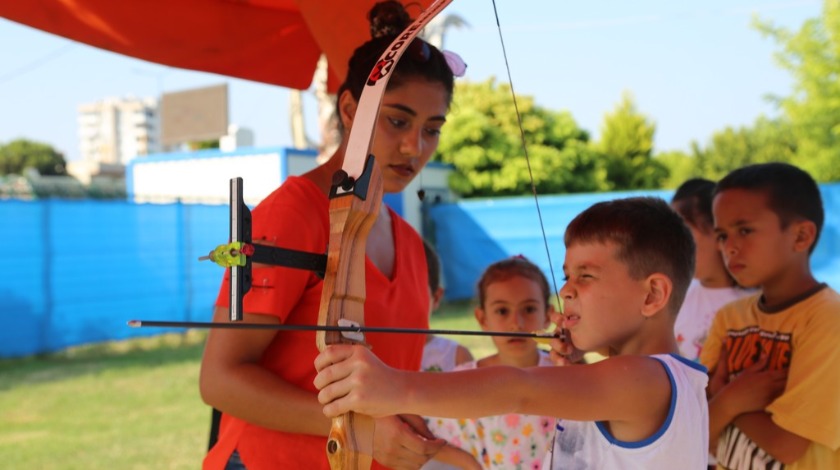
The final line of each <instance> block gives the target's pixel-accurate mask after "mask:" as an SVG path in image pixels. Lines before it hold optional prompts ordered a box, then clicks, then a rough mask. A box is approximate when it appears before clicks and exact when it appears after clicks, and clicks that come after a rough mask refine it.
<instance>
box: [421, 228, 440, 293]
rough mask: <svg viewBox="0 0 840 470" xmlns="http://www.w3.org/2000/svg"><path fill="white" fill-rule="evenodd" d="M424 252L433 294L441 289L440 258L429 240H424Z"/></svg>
mask: <svg viewBox="0 0 840 470" xmlns="http://www.w3.org/2000/svg"><path fill="white" fill-rule="evenodd" d="M423 250H424V251H425V252H426V269H428V276H429V289H430V290H431V291H432V292H435V291H436V290H438V287H440V257H439V256H438V254H437V252H436V251H435V249H434V248H432V245H431V243H429V241H428V240H423Z"/></svg>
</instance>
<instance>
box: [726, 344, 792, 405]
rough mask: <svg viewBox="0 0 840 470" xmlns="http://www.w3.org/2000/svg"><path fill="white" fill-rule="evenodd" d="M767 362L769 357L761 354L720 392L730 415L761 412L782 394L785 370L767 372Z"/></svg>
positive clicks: (785, 381) (785, 382) (785, 380)
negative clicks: (730, 412)
mask: <svg viewBox="0 0 840 470" xmlns="http://www.w3.org/2000/svg"><path fill="white" fill-rule="evenodd" d="M768 361H769V356H768V355H766V354H763V355H762V356H761V357H760V358H759V360H758V361H756V362H755V363H754V364H752V365H751V366H749V367H747V368H746V369H744V370H743V371H742V372H741V373H740V374H738V376H737V377H734V378H733V379H732V380H730V381H729V383H728V384H727V385H726V386H725V387H724V388H723V390H721V393H722V394H724V396H725V404H726V406H727V407H728V408H729V409H730V410H731V411H732V413H734V414H741V413H748V412H750V411H763V410H764V409H765V408H767V406H768V405H769V404H770V403H771V402H772V401H773V400H775V399H776V398H777V397H778V396H779V395H781V394H782V392H784V390H785V385H786V384H787V370H767V363H768Z"/></svg>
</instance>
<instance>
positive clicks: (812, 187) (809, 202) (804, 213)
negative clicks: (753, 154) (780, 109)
mask: <svg viewBox="0 0 840 470" xmlns="http://www.w3.org/2000/svg"><path fill="white" fill-rule="evenodd" d="M727 189H746V190H749V191H764V192H765V193H766V194H767V206H768V208H769V209H770V210H771V211H773V212H774V213H775V214H776V215H777V216H778V217H779V221H780V222H781V223H782V228H785V227H787V226H788V224H790V223H791V222H793V221H797V220H803V219H804V220H810V221H811V222H813V223H814V225H816V226H817V233H816V235H815V237H814V244H813V245H811V247H810V248H809V249H808V253H813V251H814V248H816V246H817V242H818V241H819V239H820V232H821V231H822V227H823V221H824V219H825V213H824V212H823V204H822V197H821V196H820V188H819V187H818V186H817V182H816V181H814V179H813V178H811V175H809V174H808V173H806V172H805V171H803V170H801V169H799V168H797V167H795V166H793V165H790V164H788V163H779V162H772V163H759V164H756V165H748V166H745V167H742V168H738V169H737V170H733V171H732V172H730V173H729V174H728V175H726V176H725V177H724V178H723V179H722V180H720V181H719V182H718V184H717V189H716V190H715V196H717V195H718V194H720V193H721V192H723V191H726V190H727Z"/></svg>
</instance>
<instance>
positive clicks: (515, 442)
mask: <svg viewBox="0 0 840 470" xmlns="http://www.w3.org/2000/svg"><path fill="white" fill-rule="evenodd" d="M550 296H551V289H550V288H549V286H548V280H547V279H546V278H545V275H544V274H543V272H542V271H540V268H539V267H537V266H536V265H535V264H533V263H531V262H530V261H528V260H527V259H525V258H524V257H522V256H516V257H513V258H508V259H505V260H502V261H498V262H496V263H493V264H491V265H490V266H489V267H488V268H487V269H486V270H485V271H484V274H482V276H481V278H480V279H479V281H478V307H476V309H475V318H476V320H477V321H478V324H479V325H480V326H481V329H482V330H483V331H505V332H522V333H525V332H532V331H538V330H544V329H545V328H546V327H548V325H549V315H550V314H551V313H552V312H553V308H552V306H551V304H550ZM493 344H494V346H495V347H496V353H495V354H492V355H490V356H487V357H485V358H483V359H479V360H478V361H470V362H467V363H465V364H462V365H460V366H458V367H456V368H455V369H454V370H471V369H479V368H483V367H491V366H496V365H508V366H514V367H535V366H550V365H553V364H552V362H551V359H550V358H549V355H548V353H547V352H545V351H542V350H540V349H538V348H537V343H536V341H534V340H533V339H530V338H510V337H504V336H495V337H493ZM428 421H429V430H430V431H431V432H432V433H433V434H434V435H435V437H439V438H443V439H446V440H447V442H449V443H450V444H452V445H456V446H458V447H460V448H461V449H464V450H465V451H468V452H469V453H470V454H472V456H473V457H475V459H477V460H478V461H479V462H480V463H481V467H480V468H484V469H485V470H489V469H493V468H534V467H535V466H539V465H540V463H541V462H542V460H543V458H544V457H545V454H546V453H547V452H548V451H549V448H550V446H551V438H552V436H553V435H554V432H553V431H554V426H553V420H552V419H550V418H548V417H546V416H533V415H522V414H516V413H510V414H502V415H498V416H486V417H483V418H475V419H452V418H429V420H428ZM438 460H442V459H440V458H437V457H436V460H434V461H432V462H430V463H429V464H426V465H425V466H424V467H423V469H424V470H426V469H438V468H442V467H440V466H436V462H437V461H438ZM450 468H451V467H450Z"/></svg>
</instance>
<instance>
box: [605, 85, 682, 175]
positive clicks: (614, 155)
mask: <svg viewBox="0 0 840 470" xmlns="http://www.w3.org/2000/svg"><path fill="white" fill-rule="evenodd" d="M655 132H656V125H655V124H654V123H653V122H651V121H650V120H649V119H648V118H647V117H646V116H645V115H643V114H641V113H639V111H638V110H637V109H636V104H635V103H634V101H633V96H632V95H631V94H630V93H629V92H625V93H624V94H623V95H622V97H621V102H620V103H619V104H618V105H617V106H616V108H615V110H614V111H613V112H612V113H607V114H606V115H605V116H604V123H603V125H602V126H601V138H600V140H599V141H598V143H597V144H595V145H594V147H595V148H596V149H597V150H598V152H600V153H601V154H603V158H604V164H605V166H606V178H607V182H608V183H609V185H610V187H609V189H611V190H626V189H651V188H659V187H660V186H661V185H662V182H663V181H665V179H666V178H667V177H668V169H667V167H666V166H665V165H664V164H663V163H662V162H660V161H658V160H654V158H653V135H654V133H655Z"/></svg>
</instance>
